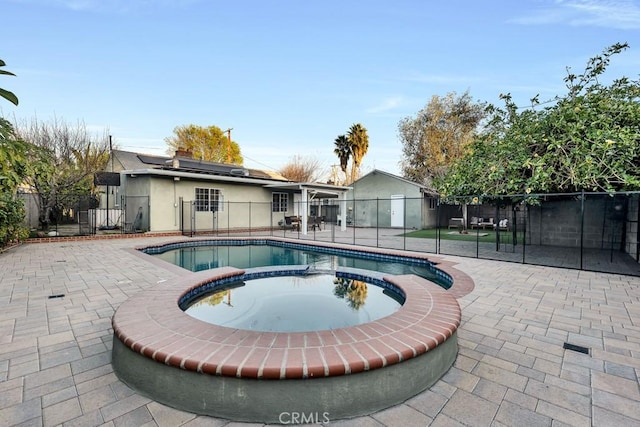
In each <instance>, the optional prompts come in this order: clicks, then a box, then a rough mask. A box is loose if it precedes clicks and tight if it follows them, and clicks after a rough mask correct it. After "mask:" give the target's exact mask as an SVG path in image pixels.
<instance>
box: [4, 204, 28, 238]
mask: <svg viewBox="0 0 640 427" xmlns="http://www.w3.org/2000/svg"><path fill="white" fill-rule="evenodd" d="M24 215H25V211H24V205H23V204H22V200H20V199H17V198H16V197H14V196H13V195H12V194H10V193H0V248H2V247H5V246H7V245H9V244H12V243H17V242H21V241H23V240H25V239H26V238H27V237H29V229H28V228H27V227H25V226H24V225H23V220H24Z"/></svg>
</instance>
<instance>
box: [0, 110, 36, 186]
mask: <svg viewBox="0 0 640 427" xmlns="http://www.w3.org/2000/svg"><path fill="white" fill-rule="evenodd" d="M27 153H28V145H27V144H26V143H25V142H24V141H21V140H20V139H19V138H18V137H17V136H16V134H15V131H14V129H13V126H12V125H11V123H9V122H8V121H7V120H5V119H3V118H1V117H0V191H1V192H8V193H11V194H13V193H15V191H16V189H17V188H18V185H20V184H21V183H22V182H23V180H24V178H25V176H26V175H27V173H28V167H29V164H30V162H29V161H28V156H27Z"/></svg>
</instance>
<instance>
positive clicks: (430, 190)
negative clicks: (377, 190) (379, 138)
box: [354, 169, 438, 195]
mask: <svg viewBox="0 0 640 427" xmlns="http://www.w3.org/2000/svg"><path fill="white" fill-rule="evenodd" d="M376 174H379V175H385V176H388V177H389V178H393V179H397V180H398V181H402V182H404V183H406V184H409V185H413V186H415V187H418V188H419V189H420V191H421V192H423V193H427V194H432V195H437V194H438V192H437V191H436V190H435V189H433V188H431V187H429V186H426V185H424V184H420V183H418V182H415V181H411V180H409V179H406V178H403V177H401V176H398V175H394V174H392V173H389V172H385V171H383V170H380V169H374V170H372V171H371V172H369V173H367V174H366V175H363V176H361V177H360V178H358V179H357V180H356V181H355V182H354V184H356V183H357V182H358V181H360V180H362V179H365V178H366V177H368V176H370V175H376Z"/></svg>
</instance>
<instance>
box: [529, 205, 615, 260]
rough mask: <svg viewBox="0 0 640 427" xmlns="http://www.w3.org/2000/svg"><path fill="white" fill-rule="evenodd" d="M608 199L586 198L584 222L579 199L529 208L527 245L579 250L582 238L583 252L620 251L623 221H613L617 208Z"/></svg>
mask: <svg viewBox="0 0 640 427" xmlns="http://www.w3.org/2000/svg"><path fill="white" fill-rule="evenodd" d="M605 197H608V196H605ZM605 197H592V198H589V197H587V199H586V200H585V201H584V218H583V217H582V203H581V201H580V200H577V199H576V200H547V201H544V202H543V203H542V204H541V205H540V206H529V207H528V208H527V209H528V222H527V229H528V233H527V243H529V244H533V245H550V246H564V247H580V244H581V238H582V245H583V247H584V248H596V249H611V248H613V249H614V250H619V249H621V245H622V241H623V236H622V230H623V228H622V221H615V220H612V217H613V215H614V212H613V210H614V204H613V203H611V202H610V200H607V199H606V198H605ZM581 233H582V236H581Z"/></svg>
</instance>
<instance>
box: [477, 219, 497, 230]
mask: <svg viewBox="0 0 640 427" xmlns="http://www.w3.org/2000/svg"><path fill="white" fill-rule="evenodd" d="M495 226H496V224H495V223H494V222H493V218H489V219H488V220H486V221H485V220H484V218H480V222H479V223H478V227H482V229H483V230H484V229H487V228H494V227H495Z"/></svg>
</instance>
